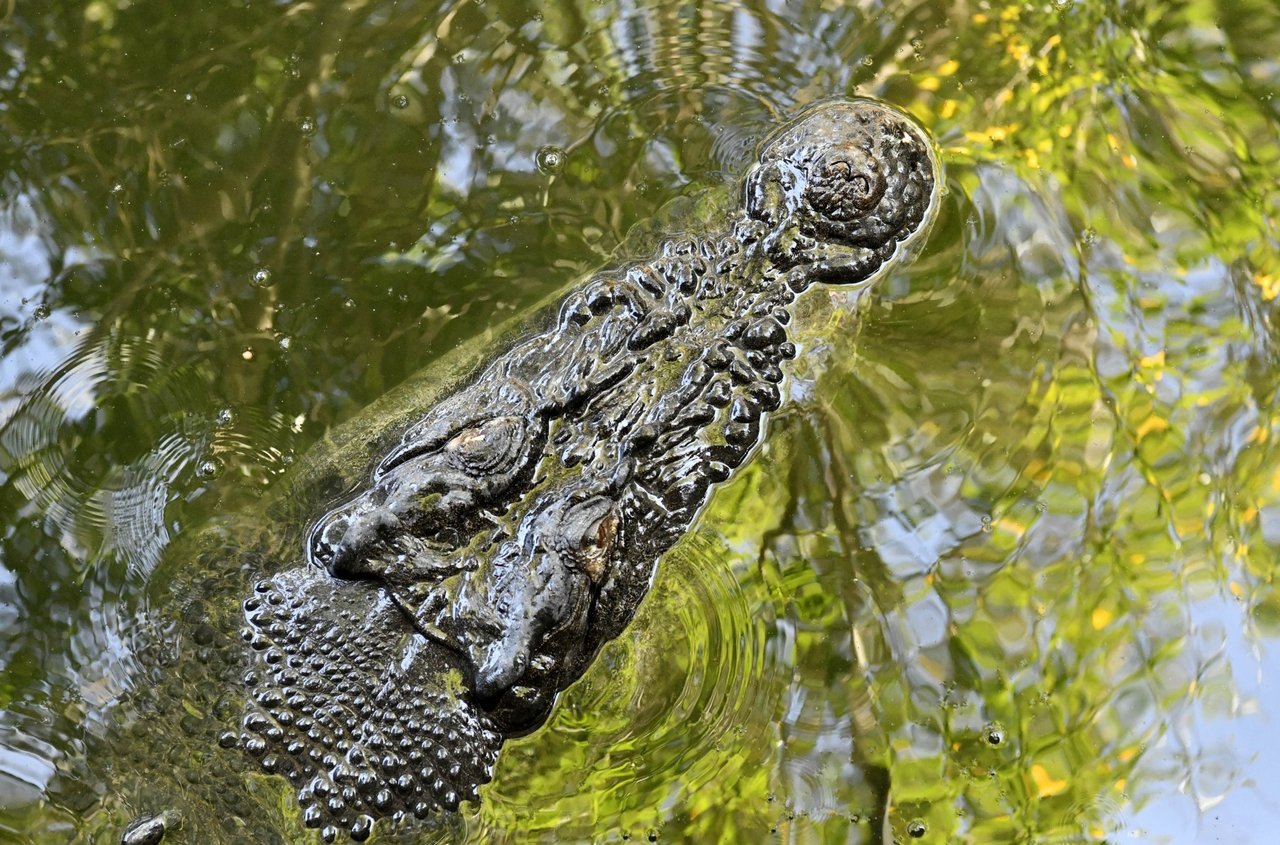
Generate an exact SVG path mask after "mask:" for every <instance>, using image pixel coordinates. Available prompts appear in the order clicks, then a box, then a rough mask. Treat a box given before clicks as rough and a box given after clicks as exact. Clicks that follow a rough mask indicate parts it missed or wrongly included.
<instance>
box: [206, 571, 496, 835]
mask: <svg viewBox="0 0 1280 845" xmlns="http://www.w3.org/2000/svg"><path fill="white" fill-rule="evenodd" d="M244 615H245V620H246V622H247V623H248V624H247V626H246V627H245V629H244V631H243V638H244V641H245V642H246V644H247V645H248V647H249V649H250V650H251V652H252V653H253V659H252V665H251V668H250V669H249V670H248V672H247V673H246V675H245V678H244V682H245V685H246V687H247V688H248V694H247V704H246V707H245V713H244V717H243V719H242V722H241V730H240V732H239V733H238V735H237V734H235V733H228V734H225V735H224V736H223V737H222V738H221V739H220V744H221V745H223V746H224V747H233V746H237V745H238V746H239V747H241V748H242V749H244V751H245V752H246V753H248V754H249V755H250V756H251V757H253V758H254V759H256V760H257V761H258V764H259V765H260V766H261V767H262V768H263V769H264V770H266V771H267V772H269V773H271V774H279V775H282V776H284V777H286V778H288V779H289V781H290V782H292V783H293V784H294V785H295V786H296V787H297V790H298V802H299V804H300V805H301V807H302V818H303V823H304V824H305V825H307V826H308V827H311V828H318V829H320V832H321V838H322V839H323V840H324V841H326V842H332V841H334V840H335V839H336V838H337V837H338V836H339V835H340V834H341V833H342V832H343V831H345V832H346V833H347V834H348V835H350V837H351V838H352V839H355V840H356V841H363V840H365V839H366V838H368V836H369V835H370V833H371V832H372V828H373V824H374V822H375V821H376V820H377V819H380V818H394V819H403V818H405V817H406V816H408V815H410V814H412V815H413V816H416V817H418V818H423V817H426V816H428V815H430V814H432V813H433V812H435V811H437V810H439V809H447V810H452V809H456V808H457V807H458V805H459V804H460V803H461V802H463V801H467V800H474V799H475V798H476V791H477V788H478V787H479V786H480V785H481V784H483V783H486V782H488V780H489V779H490V778H491V777H492V772H493V766H494V763H495V761H496V759H497V752H498V748H499V745H500V743H501V738H500V736H499V735H498V733H497V731H496V729H495V727H494V726H493V725H492V723H491V722H490V721H489V720H488V719H487V718H486V717H485V716H484V715H483V714H481V713H480V712H479V711H477V710H475V709H474V708H473V707H472V706H471V705H470V703H469V702H468V701H466V699H464V698H462V697H461V696H459V695H458V694H457V693H456V692H455V689H456V687H457V684H458V681H457V677H458V676H457V673H456V671H455V669H456V667H455V659H454V658H453V655H452V653H451V652H448V651H446V650H444V649H441V648H439V647H437V646H435V645H434V644H432V643H429V642H428V641H426V640H425V639H424V638H422V637H421V636H419V635H417V634H415V633H412V632H411V630H410V629H409V625H408V622H407V621H406V620H405V618H404V617H403V616H402V614H401V613H400V611H399V610H398V609H397V608H396V607H395V605H394V604H393V603H392V602H391V601H390V600H389V599H388V598H386V596H385V595H383V593H382V592H381V591H380V590H378V589H377V588H376V587H373V586H372V585H369V584H367V583H362V582H344V581H338V580H335V579H331V578H328V577H327V576H325V575H323V574H320V573H318V572H317V571H316V570H312V569H295V570H290V571H288V572H285V573H283V574H281V575H279V576H276V577H275V578H273V579H271V580H270V581H261V582H259V583H258V584H257V585H256V586H255V588H254V592H253V594H252V595H250V597H249V598H248V599H246V600H245V602H244ZM371 631H379V632H381V633H382V634H383V635H382V636H369V633H370V632H371Z"/></svg>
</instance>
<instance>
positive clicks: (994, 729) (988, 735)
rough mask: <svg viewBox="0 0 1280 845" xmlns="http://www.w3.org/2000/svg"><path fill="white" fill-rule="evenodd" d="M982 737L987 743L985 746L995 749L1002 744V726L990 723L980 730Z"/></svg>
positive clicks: (1003, 738) (997, 723)
mask: <svg viewBox="0 0 1280 845" xmlns="http://www.w3.org/2000/svg"><path fill="white" fill-rule="evenodd" d="M982 736H983V738H984V739H986V741H987V745H990V746H993V747H996V746H1000V745H1003V744H1004V740H1005V736H1004V726H1003V725H1001V724H1000V723H999V722H992V723H990V724H989V725H987V726H986V727H985V728H983V729H982Z"/></svg>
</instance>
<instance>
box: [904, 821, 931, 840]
mask: <svg viewBox="0 0 1280 845" xmlns="http://www.w3.org/2000/svg"><path fill="white" fill-rule="evenodd" d="M928 831H929V828H928V827H927V826H926V825H925V823H924V822H923V821H921V820H920V819H912V820H911V821H909V822H907V836H910V837H911V838H912V839H923V838H924V835H925V834H926V833H927V832H928Z"/></svg>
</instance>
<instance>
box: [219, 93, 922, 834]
mask: <svg viewBox="0 0 1280 845" xmlns="http://www.w3.org/2000/svg"><path fill="white" fill-rule="evenodd" d="M938 178H939V176H938V164H937V159H936V156H935V154H934V152H933V150H932V147H931V144H930V142H929V140H928V138H927V136H926V135H925V134H924V132H923V131H922V130H921V129H920V128H919V127H917V126H916V124H915V123H914V122H913V121H912V120H911V119H910V118H908V117H906V116H905V115H904V114H902V113H901V112H899V111H897V110H895V109H892V108H890V107H887V106H885V105H882V104H879V103H876V102H872V101H868V100H843V99H842V100H837V101H828V102H824V103H821V104H818V105H817V106H814V107H812V108H810V109H808V110H806V111H804V112H803V113H801V114H800V115H799V116H797V117H796V118H795V119H794V120H792V121H791V122H789V123H788V124H786V125H784V126H782V127H781V128H780V129H778V130H777V131H776V132H774V133H773V134H772V135H770V136H769V137H768V138H767V139H766V140H765V141H764V143H763V144H762V145H761V147H760V150H759V153H758V158H757V160H756V161H755V162H754V163H753V164H752V166H751V167H750V168H749V169H748V171H747V172H746V173H745V175H744V176H743V177H742V179H741V183H740V189H739V194H738V196H739V202H738V203H737V206H736V208H734V209H733V210H732V213H730V214H727V215H725V216H724V218H723V219H721V220H720V221H719V222H718V225H716V226H715V227H714V228H713V229H712V230H711V231H698V232H685V233H673V234H671V235H670V236H669V237H667V238H666V239H665V240H662V241H660V242H658V243H656V244H655V246H654V249H653V252H652V254H650V255H647V256H645V257H643V258H641V259H638V260H632V261H628V262H623V263H620V264H618V265H616V266H611V267H608V268H605V269H602V270H600V271H598V272H596V273H594V274H593V275H591V276H590V277H588V278H587V279H586V281H585V282H584V283H583V284H582V285H580V286H579V287H577V288H576V289H574V290H573V291H572V292H571V293H569V294H568V295H567V296H566V297H565V298H564V299H563V301H562V302H561V304H560V307H559V308H558V311H557V312H556V315H555V317H554V319H553V320H552V321H551V324H550V325H549V327H547V328H544V329H543V330H541V331H537V332H535V333H533V334H531V335H525V336H523V337H522V338H521V339H519V340H518V341H516V342H515V343H513V344H511V345H510V346H509V347H508V348H507V349H506V351H505V352H504V353H502V354H501V355H499V356H498V357H496V358H494V359H493V360H492V361H490V362H489V363H488V365H487V366H484V367H482V368H480V369H478V371H477V372H478V374H477V375H476V376H475V377H474V378H472V379H470V380H469V381H468V382H466V383H465V384H464V385H462V386H461V387H460V388H459V389H457V390H456V391H455V392H453V393H452V394H451V395H448V396H447V397H445V398H444V399H443V400H441V401H439V402H438V403H437V404H435V406H434V407H432V408H430V409H429V410H427V411H426V412H425V414H422V415H421V416H420V417H419V418H417V419H416V420H415V421H413V422H412V423H411V424H410V425H409V426H408V427H407V429H406V430H405V431H404V432H403V435H402V436H401V438H400V440H399V442H398V444H396V445H394V447H393V448H391V450H390V451H389V453H387V454H385V456H383V457H382V459H381V460H380V462H378V463H377V465H376V468H375V469H374V470H373V472H372V475H371V477H369V479H368V482H367V483H366V484H365V485H364V486H363V487H362V488H361V489H359V490H357V491H356V492H355V493H354V495H348V497H347V498H346V499H345V500H344V501H341V502H340V503H339V504H337V505H336V506H335V507H332V509H330V510H329V511H328V512H326V513H324V514H323V515H322V516H320V517H319V518H318V519H317V520H315V522H314V525H313V527H312V528H311V529H310V531H309V533H308V535H307V536H306V538H305V541H304V545H305V548H304V549H301V550H300V555H299V556H300V558H301V559H300V561H299V563H298V565H296V566H294V567H293V568H290V569H287V570H284V571H281V572H278V573H276V574H274V575H272V576H271V577H267V578H264V579H262V580H260V581H258V582H257V583H256V584H255V585H254V586H253V587H252V592H251V594H250V595H249V596H248V598H246V599H245V600H244V602H243V618H244V630H243V632H242V635H243V638H244V641H245V644H246V651H247V654H248V655H249V658H248V661H247V663H248V671H247V672H246V673H245V675H244V684H245V702H246V703H245V706H244V712H243V718H242V719H241V721H240V725H239V727H238V728H237V729H235V730H231V731H228V732H227V733H225V734H223V735H222V737H221V738H220V740H219V742H220V744H221V745H223V746H224V747H226V748H229V749H230V748H239V749H241V750H242V752H243V753H246V754H248V755H249V756H250V757H252V758H253V759H254V760H256V761H257V764H258V765H259V766H260V767H261V769H262V770H264V771H265V772H267V773H269V774H274V775H280V776H282V777H284V778H287V779H288V780H289V781H290V782H291V783H292V784H293V786H294V788H295V789H296V792H297V798H298V802H299V804H300V807H301V811H302V819H303V823H304V824H305V825H307V826H308V827H312V828H318V829H320V832H321V837H322V838H323V839H324V840H325V841H332V840H334V839H336V838H337V837H338V836H340V835H349V836H350V837H351V838H353V839H355V840H357V841H361V840H363V839H365V838H367V837H368V836H369V835H370V833H371V831H372V829H373V826H374V824H375V823H376V822H377V821H378V820H380V819H384V818H390V819H392V820H393V822H394V821H396V820H403V819H406V818H408V817H410V816H416V817H419V818H422V817H426V816H429V815H431V814H433V813H437V812H440V811H451V810H454V809H456V808H458V807H459V805H460V804H461V803H462V802H465V801H476V800H478V790H479V788H480V787H481V786H482V785H483V784H485V783H487V782H488V781H489V780H490V779H491V777H492V775H493V771H494V766H495V763H496V761H497V758H498V754H499V751H500V749H501V747H502V745H503V742H504V741H505V740H506V739H508V738H511V737H515V736H519V735H523V734H526V733H528V732H530V731H533V730H535V729H536V728H538V727H539V726H540V725H542V724H543V723H544V722H545V720H546V719H547V717H548V715H549V713H550V711H551V708H552V706H553V704H554V702H555V700H556V696H557V694H558V693H559V692H560V691H562V690H564V689H565V688H566V687H568V686H569V685H570V684H572V683H573V682H574V681H575V680H576V679H578V678H579V677H580V676H581V675H582V674H583V673H584V672H585V671H586V669H587V668H588V667H589V666H590V664H591V662H592V660H593V658H594V657H595V655H596V653H597V652H598V651H599V650H600V648H601V646H602V645H603V644H604V643H605V642H607V641H608V640H610V639H611V638H614V637H616V636H618V635H619V634H620V633H621V632H622V631H623V630H624V629H625V628H626V626H627V624H628V623H629V621H630V620H631V618H632V616H633V615H634V614H635V612H636V609H637V606H638V604H639V603H640V601H641V599H642V598H643V597H644V595H645V592H646V591H647V589H648V587H649V585H650V583H651V581H652V579H653V576H654V572H655V569H656V566H657V562H658V560H659V558H660V557H661V556H662V555H663V553H664V552H665V551H667V550H668V549H670V548H671V547H672V545H673V544H674V543H675V542H676V541H677V540H678V539H679V538H680V537H681V536H682V535H683V534H685V533H686V532H687V531H688V529H689V528H690V526H691V524H692V523H693V521H694V519H695V516H696V515H697V513H698V512H699V510H700V509H701V508H702V507H703V505H704V504H705V502H706V501H707V499H708V496H709V494H710V491H711V490H712V488H713V487H714V486H715V485H716V484H718V483H720V482H723V481H724V480H725V479H727V478H729V477H730V475H731V474H732V473H733V472H734V471H735V469H737V468H738V467H740V466H741V465H742V464H743V463H744V462H745V461H746V460H747V459H748V458H749V457H750V455H751V454H752V452H753V450H754V449H755V447H756V446H757V444H758V443H759V442H760V440H761V436H762V432H763V430H764V427H765V424H766V420H767V417H768V416H769V414H770V413H771V412H773V411H775V410H777V409H778V408H779V407H780V405H781V404H782V402H783V399H784V387H785V384H786V382H785V373H786V368H787V366H788V361H789V360H791V359H793V358H794V357H795V356H796V355H797V354H798V350H797V347H796V345H795V344H794V343H793V342H792V341H791V340H789V339H788V328H789V326H790V324H791V321H792V315H791V306H792V305H793V303H794V302H795V301H796V298H797V297H798V296H799V295H800V294H801V293H803V292H804V291H805V290H806V289H807V288H809V287H810V286H812V285H814V284H817V283H823V284H830V285H865V284H866V283H868V282H869V281H871V280H873V279H874V278H875V277H877V276H878V275H879V274H880V271H882V270H883V268H885V267H886V266H887V265H888V264H889V263H891V262H892V261H893V260H894V258H895V257H896V256H898V255H899V254H901V253H903V252H904V251H905V250H906V248H907V245H908V244H912V243H914V242H916V241H917V239H918V238H919V236H920V235H921V233H922V232H923V231H924V230H925V229H926V228H927V223H928V221H929V219H930V217H931V210H932V208H933V207H934V205H935V204H936V195H937V184H938Z"/></svg>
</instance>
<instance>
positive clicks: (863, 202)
mask: <svg viewBox="0 0 1280 845" xmlns="http://www.w3.org/2000/svg"><path fill="white" fill-rule="evenodd" d="M884 190H885V183H884V176H883V175H882V174H881V173H880V170H879V168H878V167H876V164H875V161H874V160H873V159H872V158H871V157H870V156H869V155H867V154H866V153H865V152H864V151H862V150H860V149H858V148H857V147H852V146H838V147H835V148H833V149H831V150H828V151H827V152H825V153H823V154H822V156H821V157H819V158H818V160H817V161H815V162H814V163H813V166H812V167H810V168H809V184H808V187H807V189H806V192H805V194H806V197H807V198H808V200H809V205H810V206H812V207H813V209H814V210H815V211H817V212H818V213H819V214H821V215H823V216H824V217H827V218H829V219H831V220H836V221H840V222H847V221H849V220H853V219H855V218H857V217H859V216H860V215H862V214H863V213H865V212H866V211H867V210H869V209H870V208H872V207H873V206H874V205H875V204H876V203H877V202H878V201H879V200H880V197H881V196H883V195H884Z"/></svg>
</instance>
